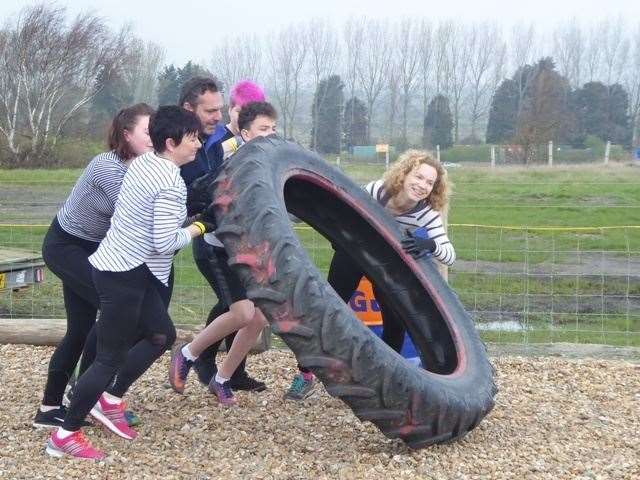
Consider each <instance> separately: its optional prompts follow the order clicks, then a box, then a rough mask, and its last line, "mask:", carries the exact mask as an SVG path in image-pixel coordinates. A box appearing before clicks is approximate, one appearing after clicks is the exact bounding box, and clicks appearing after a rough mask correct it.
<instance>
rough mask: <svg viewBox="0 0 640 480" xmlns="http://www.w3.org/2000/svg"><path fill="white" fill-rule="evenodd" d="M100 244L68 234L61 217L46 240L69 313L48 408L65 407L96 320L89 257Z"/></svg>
mask: <svg viewBox="0 0 640 480" xmlns="http://www.w3.org/2000/svg"><path fill="white" fill-rule="evenodd" d="M98 245H99V243H96V242H90V241H88V240H83V239H81V238H79V237H76V236H74V235H70V234H68V233H67V232H65V231H64V230H63V229H62V227H60V224H59V223H58V219H57V218H55V219H54V220H53V223H52V224H51V226H50V227H49V230H48V231H47V234H46V235H45V237H44V242H43V244H42V257H43V259H44V262H45V264H46V265H47V267H48V268H49V270H51V271H52V272H53V273H54V274H55V275H56V276H57V277H58V278H59V279H60V280H62V293H63V297H64V308H65V310H66V312H67V331H66V333H65V335H64V337H63V338H62V340H61V341H60V343H59V344H58V346H57V347H56V349H55V351H54V352H53V355H52V356H51V360H50V361H49V370H48V374H47V383H46V386H45V389H44V397H43V400H42V403H43V404H44V405H49V406H57V405H61V404H62V396H63V395H64V389H65V386H66V385H67V382H68V381H69V378H70V377H71V375H72V374H73V370H74V369H75V368H76V364H77V363H78V359H79V358H80V355H81V354H82V349H83V347H84V344H85V340H86V338H87V335H88V334H89V332H90V331H91V328H92V327H93V325H94V323H95V321H96V313H97V311H98V304H99V301H98V293H97V292H96V290H95V288H94V286H93V280H92V279H91V264H90V263H89V261H88V258H89V256H90V255H91V254H93V252H95V251H96V249H97V248H98Z"/></svg>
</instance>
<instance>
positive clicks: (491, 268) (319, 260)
mask: <svg viewBox="0 0 640 480" xmlns="http://www.w3.org/2000/svg"><path fill="white" fill-rule="evenodd" d="M46 229H47V226H46V225H44V224H41V225H16V224H0V250H2V249H4V250H5V251H7V250H11V249H12V250H16V249H18V250H22V251H24V250H27V251H31V252H38V251H39V248H40V245H41V243H42V238H43V236H44V233H45V232H46ZM295 230H296V232H297V233H298V235H299V237H300V239H301V241H302V243H303V245H304V246H305V248H306V250H307V252H308V253H309V256H310V258H311V259H312V260H313V261H314V263H315V264H316V266H317V267H318V268H319V270H320V271H322V272H323V273H324V274H326V273H327V271H328V267H329V264H330V261H331V257H332V255H333V250H332V249H331V246H330V244H329V243H328V242H327V241H326V239H324V238H323V237H322V236H320V235H319V234H318V233H317V232H315V231H314V230H313V229H311V228H310V227H306V226H297V227H295ZM449 236H450V238H451V241H452V242H453V243H454V245H455V246H456V249H457V254H458V260H457V262H456V264H455V265H454V266H453V267H452V268H450V269H449V272H448V277H449V283H450V285H451V287H452V288H453V289H454V290H455V291H456V293H457V294H458V296H459V297H460V300H461V301H462V303H463V304H464V305H465V307H466V308H467V310H468V311H469V312H470V313H471V315H472V316H473V318H474V319H475V321H476V325H477V327H478V329H479V330H480V331H481V334H482V336H483V337H484V338H485V340H487V341H492V342H522V343H538V342H545V343H547V342H575V343H601V344H610V345H624V346H640V227H637V226H627V227H617V228H603V227H600V228H599V227H593V228H581V229H570V228H566V229H564V228H552V229H551V228H509V227H500V226H485V225H465V224H450V225H449ZM175 272H176V278H175V289H174V297H173V300H172V304H171V315H172V318H173V319H174V321H175V322H176V323H201V322H203V320H204V319H205V318H206V316H207V313H208V311H209V309H210V308H211V307H212V306H213V304H214V303H215V301H216V299H215V296H214V295H213V293H212V292H211V289H210V288H209V286H208V285H207V284H206V282H205V281H204V280H203V278H202V277H201V275H200V274H199V272H198V271H197V269H196V267H195V264H194V263H193V260H192V257H191V253H190V251H189V250H188V249H185V251H182V252H180V254H179V255H178V256H177V258H176V261H175ZM0 316H3V317H12V318H25V317H28V318H64V316H65V312H64V308H63V304H62V291H61V285H60V282H59V280H58V279H57V278H56V277H55V276H54V275H53V274H52V273H51V272H47V273H46V275H45V278H44V281H43V282H42V283H37V284H34V285H31V286H29V287H27V288H16V289H11V288H5V289H4V290H2V291H0Z"/></svg>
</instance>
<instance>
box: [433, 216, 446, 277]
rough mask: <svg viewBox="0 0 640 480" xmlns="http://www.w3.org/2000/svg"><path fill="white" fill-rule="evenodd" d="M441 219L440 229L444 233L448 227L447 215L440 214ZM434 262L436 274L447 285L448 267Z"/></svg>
mask: <svg viewBox="0 0 640 480" xmlns="http://www.w3.org/2000/svg"><path fill="white" fill-rule="evenodd" d="M440 216H441V218H442V227H443V228H444V231H445V232H446V231H447V230H448V228H447V226H448V223H449V222H448V218H447V214H446V213H442V214H440ZM434 262H436V264H437V266H438V272H440V275H441V276H442V278H443V279H444V281H445V282H447V283H449V267H448V266H446V265H445V264H444V263H440V262H438V261H437V260H434Z"/></svg>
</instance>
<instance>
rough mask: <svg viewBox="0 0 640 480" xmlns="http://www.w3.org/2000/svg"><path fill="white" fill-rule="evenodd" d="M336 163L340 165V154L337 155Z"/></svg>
mask: <svg viewBox="0 0 640 480" xmlns="http://www.w3.org/2000/svg"><path fill="white" fill-rule="evenodd" d="M336 165H337V166H338V167H339V166H340V155H338V156H337V157H336Z"/></svg>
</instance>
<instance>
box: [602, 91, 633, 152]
mask: <svg viewBox="0 0 640 480" xmlns="http://www.w3.org/2000/svg"><path fill="white" fill-rule="evenodd" d="M607 107H608V108H607V113H608V115H607V129H608V131H607V138H606V139H604V138H603V140H605V141H606V140H609V141H611V143H615V144H617V145H623V146H625V147H630V146H631V137H632V136H633V130H632V127H631V122H630V119H629V115H628V112H629V95H628V94H627V91H626V90H625V89H624V87H623V86H622V85H620V84H617V83H616V84H615V85H611V86H610V87H609V96H608V102H607Z"/></svg>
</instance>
